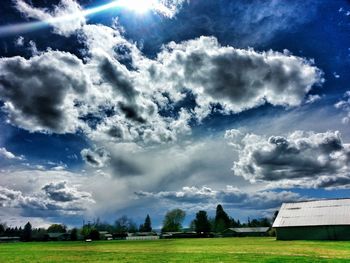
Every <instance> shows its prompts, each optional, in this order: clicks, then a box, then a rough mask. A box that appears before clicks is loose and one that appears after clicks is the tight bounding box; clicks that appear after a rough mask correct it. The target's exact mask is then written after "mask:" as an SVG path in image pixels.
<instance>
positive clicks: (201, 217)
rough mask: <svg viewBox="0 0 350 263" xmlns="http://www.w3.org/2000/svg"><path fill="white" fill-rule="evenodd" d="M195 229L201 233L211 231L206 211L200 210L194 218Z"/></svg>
mask: <svg viewBox="0 0 350 263" xmlns="http://www.w3.org/2000/svg"><path fill="white" fill-rule="evenodd" d="M194 224H195V231H196V232H197V233H199V234H203V233H209V232H210V222H209V219H208V215H207V212H206V211H199V212H198V213H197V214H196V219H195V220H194Z"/></svg>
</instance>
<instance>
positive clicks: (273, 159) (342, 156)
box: [226, 130, 350, 187]
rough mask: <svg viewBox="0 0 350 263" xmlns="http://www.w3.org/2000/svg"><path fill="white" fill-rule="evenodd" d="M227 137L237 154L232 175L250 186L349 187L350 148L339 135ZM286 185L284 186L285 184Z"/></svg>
mask: <svg viewBox="0 0 350 263" xmlns="http://www.w3.org/2000/svg"><path fill="white" fill-rule="evenodd" d="M226 137H227V138H228V139H229V140H230V144H231V145H232V146H234V147H235V149H237V150H238V153H239V158H238V161H236V162H235V163H234V166H233V168H232V169H233V172H234V174H235V175H238V176H242V177H244V178H245V179H247V180H250V181H251V182H256V181H271V182H274V181H283V180H288V182H287V184H291V185H293V182H294V184H297V185H299V184H300V182H301V181H304V180H306V181H309V182H308V183H307V182H306V183H305V184H304V186H305V187H307V186H311V187H330V186H339V185H344V184H345V185H348V184H349V179H348V178H349V171H350V167H349V164H350V146H349V145H348V144H344V143H343V142H342V140H341V137H340V134H339V132H326V133H313V132H301V131H296V132H294V133H292V134H290V135H288V136H285V137H284V136H271V137H270V138H266V137H263V136H258V135H254V134H242V133H240V132H239V131H237V130H231V131H228V132H227V134H226ZM282 184H283V182H282Z"/></svg>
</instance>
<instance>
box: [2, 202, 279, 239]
mask: <svg viewBox="0 0 350 263" xmlns="http://www.w3.org/2000/svg"><path fill="white" fill-rule="evenodd" d="M276 215H277V213H275V215H274V217H275V216H276ZM185 217H186V212H185V211H183V210H181V209H173V210H170V211H168V212H167V213H166V214H165V216H164V219H163V226H162V229H161V232H162V233H166V232H181V231H194V232H196V233H197V234H198V235H206V234H209V233H223V231H225V230H226V229H228V228H231V227H270V226H271V221H272V220H271V219H268V218H260V219H253V220H250V219H249V218H248V221H247V222H246V223H241V222H240V221H239V220H235V219H234V218H232V217H230V216H229V215H228V214H227V213H226V212H225V210H224V209H223V207H222V205H220V204H219V205H217V207H216V213H215V216H214V217H209V216H208V214H207V212H206V211H204V210H201V211H198V212H197V213H196V216H195V218H194V219H193V220H192V221H191V223H190V226H189V228H184V227H183V221H184V219H185ZM153 230H154V229H153V228H152V221H151V217H150V216H149V215H148V214H147V216H146V217H145V220H144V223H143V224H141V225H139V226H137V224H136V223H135V222H134V221H133V219H132V218H130V217H128V216H126V215H124V216H121V217H119V218H118V219H117V220H115V222H114V224H109V223H106V222H101V221H100V220H99V219H97V220H95V221H94V222H93V223H91V222H88V223H83V226H82V227H81V228H79V229H78V228H73V229H70V230H68V229H67V227H66V226H65V225H63V224H52V225H51V226H49V227H48V228H47V229H45V228H32V225H31V224H30V222H28V223H27V224H26V225H25V226H24V227H23V228H22V227H20V228H17V227H7V226H6V224H4V223H3V224H0V237H19V238H20V240H22V241H47V240H53V239H55V238H57V236H60V235H58V234H62V235H61V236H60V238H61V239H60V240H72V241H75V240H79V239H91V240H99V239H101V233H110V234H112V235H113V238H122V237H125V236H126V235H127V234H128V233H151V232H152V231H153ZM55 236H56V237H55Z"/></svg>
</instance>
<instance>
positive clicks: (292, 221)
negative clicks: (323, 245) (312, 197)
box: [273, 199, 350, 227]
mask: <svg viewBox="0 0 350 263" xmlns="http://www.w3.org/2000/svg"><path fill="white" fill-rule="evenodd" d="M329 225H350V199H332V200H318V201H307V202H298V203H284V204H282V207H281V209H280V210H279V213H278V216H277V218H276V220H275V222H274V223H273V227H294V226H329Z"/></svg>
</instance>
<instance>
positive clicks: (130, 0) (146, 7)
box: [0, 0, 171, 37]
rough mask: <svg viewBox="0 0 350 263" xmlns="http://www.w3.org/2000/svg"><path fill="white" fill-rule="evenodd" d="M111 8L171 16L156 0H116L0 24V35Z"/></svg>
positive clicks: (18, 32)
mask: <svg viewBox="0 0 350 263" xmlns="http://www.w3.org/2000/svg"><path fill="white" fill-rule="evenodd" d="M112 8H125V9H129V10H131V11H134V12H136V13H146V12H148V11H152V10H153V11H155V12H157V13H160V14H162V15H164V16H168V17H169V16H171V10H170V9H169V8H168V7H167V6H166V5H164V4H163V3H162V2H161V1H158V0H117V1H113V2H110V3H108V4H105V5H102V6H98V7H94V8H90V9H85V10H81V11H80V12H75V13H72V14H69V15H65V16H57V17H52V18H50V19H47V20H43V21H35V22H29V23H19V24H14V25H5V26H0V37H4V36H8V35H17V34H20V33H26V32H31V31H35V30H37V29H40V28H43V27H46V26H49V25H51V26H52V25H55V24H58V23H62V22H69V21H72V20H75V19H77V18H81V17H88V16H90V15H92V14H96V13H100V12H103V11H106V10H109V9H112Z"/></svg>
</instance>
